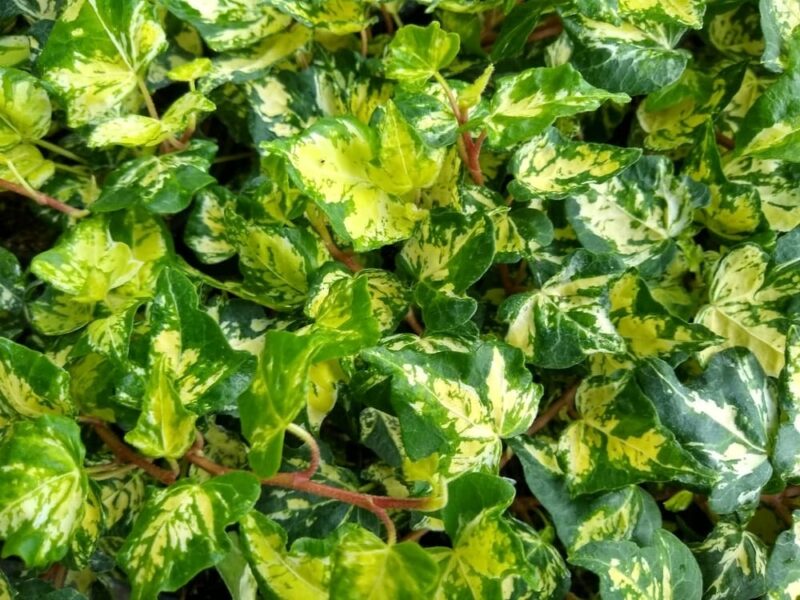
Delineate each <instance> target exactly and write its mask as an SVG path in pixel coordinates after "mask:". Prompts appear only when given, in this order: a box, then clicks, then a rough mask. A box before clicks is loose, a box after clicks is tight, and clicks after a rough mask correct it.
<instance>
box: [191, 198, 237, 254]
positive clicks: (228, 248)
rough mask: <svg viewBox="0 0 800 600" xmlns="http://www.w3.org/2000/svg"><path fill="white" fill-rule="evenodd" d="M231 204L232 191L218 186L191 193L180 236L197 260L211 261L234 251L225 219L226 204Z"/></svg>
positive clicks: (233, 199)
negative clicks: (191, 202) (192, 199)
mask: <svg viewBox="0 0 800 600" xmlns="http://www.w3.org/2000/svg"><path fill="white" fill-rule="evenodd" d="M235 204H236V199H235V197H234V195H233V194H232V193H231V192H230V191H229V190H228V189H227V188H224V187H222V186H217V185H211V186H208V187H206V188H203V189H201V190H200V191H198V192H197V193H196V194H195V198H194V204H193V205H192V209H191V212H190V213H189V219H188V221H187V223H186V229H185V230H184V232H183V239H184V241H185V242H186V245H187V246H189V248H191V249H192V250H193V251H194V253H195V255H196V256H197V258H198V259H199V260H200V262H202V263H204V264H208V265H213V264H217V263H220V262H223V261H225V260H228V259H229V258H231V257H232V256H233V255H234V254H236V246H235V245H234V244H233V243H232V242H231V240H230V239H229V237H230V236H229V232H228V231H227V228H226V223H225V212H226V207H229V206H230V207H233V206H235Z"/></svg>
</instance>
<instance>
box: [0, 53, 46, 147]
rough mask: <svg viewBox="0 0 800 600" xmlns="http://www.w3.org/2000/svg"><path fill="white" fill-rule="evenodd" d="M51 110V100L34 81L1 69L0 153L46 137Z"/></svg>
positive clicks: (17, 73)
mask: <svg viewBox="0 0 800 600" xmlns="http://www.w3.org/2000/svg"><path fill="white" fill-rule="evenodd" d="M51 110H52V109H51V107H50V98H48V97H47V92H46V91H45V89H44V87H42V85H41V84H40V83H39V81H38V80H37V79H36V78H35V77H32V76H31V75H29V74H28V73H25V72H24V71H19V70H17V69H2V68H0V150H8V149H10V148H12V147H14V146H16V145H17V144H20V143H24V142H35V141H36V140H38V139H41V138H43V137H44V136H45V135H47V133H48V132H49V131H50V113H51Z"/></svg>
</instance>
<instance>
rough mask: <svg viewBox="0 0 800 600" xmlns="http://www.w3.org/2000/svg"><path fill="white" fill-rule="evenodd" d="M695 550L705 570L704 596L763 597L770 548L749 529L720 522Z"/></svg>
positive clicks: (711, 598) (716, 599)
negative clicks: (745, 529)
mask: <svg viewBox="0 0 800 600" xmlns="http://www.w3.org/2000/svg"><path fill="white" fill-rule="evenodd" d="M691 550H692V553H693V554H694V556H695V558H696V559H697V562H698V564H699V566H700V571H701V572H702V573H703V598H707V599H708V600H723V599H726V598H731V597H736V598H759V597H761V596H763V594H764V592H766V571H767V548H766V546H765V545H764V542H762V541H761V540H760V539H759V538H758V537H757V536H755V535H754V534H752V533H750V532H749V531H743V530H742V529H741V528H740V527H738V526H736V525H734V524H733V523H728V522H726V521H720V522H719V523H717V525H716V527H714V529H713V531H712V532H711V533H710V534H708V537H707V538H706V539H705V540H703V542H702V543H700V544H695V545H693V546H691Z"/></svg>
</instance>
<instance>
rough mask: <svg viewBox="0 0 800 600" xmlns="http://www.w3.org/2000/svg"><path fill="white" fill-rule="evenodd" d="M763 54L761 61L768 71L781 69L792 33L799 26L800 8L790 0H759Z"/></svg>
mask: <svg viewBox="0 0 800 600" xmlns="http://www.w3.org/2000/svg"><path fill="white" fill-rule="evenodd" d="M759 11H760V13H761V28H762V30H763V31H764V42H765V46H764V54H763V55H762V56H761V61H762V62H763V63H764V66H765V67H767V68H768V69H769V70H770V71H781V70H782V66H783V64H784V58H785V54H787V51H788V49H789V46H790V45H791V43H792V42H791V39H792V33H793V32H794V31H795V30H796V29H797V27H798V26H800V8H798V6H797V5H796V4H795V3H794V2H792V1H791V0H760V2H759Z"/></svg>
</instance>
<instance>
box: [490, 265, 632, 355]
mask: <svg viewBox="0 0 800 600" xmlns="http://www.w3.org/2000/svg"><path fill="white" fill-rule="evenodd" d="M617 269H618V267H617V265H616V264H614V262H613V261H608V260H606V259H600V258H594V257H592V256H591V255H589V254H588V253H585V252H583V251H580V252H576V253H575V254H573V256H572V257H571V258H570V260H569V261H568V262H567V263H566V265H565V266H564V268H563V269H562V270H561V271H559V272H558V273H557V274H556V275H554V276H553V277H552V278H550V279H549V280H548V281H547V282H546V283H545V284H544V286H542V288H541V289H540V290H537V291H534V292H525V293H522V294H516V295H514V296H511V297H509V298H508V299H507V300H506V301H505V302H503V304H502V305H501V306H500V310H499V312H498V318H499V319H500V320H501V321H504V322H506V323H508V324H509V325H508V333H507V334H506V341H507V342H508V343H509V344H511V345H512V346H516V347H517V348H519V349H520V350H522V351H523V353H524V354H525V356H526V358H527V360H528V361H530V362H532V363H533V364H535V365H538V366H542V367H547V368H566V367H570V366H572V365H575V364H578V363H579V362H581V361H582V360H583V359H584V358H585V357H586V356H587V355H590V354H594V353H597V352H610V353H620V352H623V351H624V350H625V342H624V340H623V339H622V338H621V337H620V335H619V334H618V333H617V332H616V330H615V329H614V326H613V324H612V323H611V319H610V317H609V315H608V286H609V285H610V283H611V281H612V279H613V275H612V273H613V272H614V271H616V270H617Z"/></svg>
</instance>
